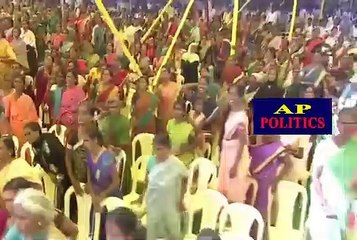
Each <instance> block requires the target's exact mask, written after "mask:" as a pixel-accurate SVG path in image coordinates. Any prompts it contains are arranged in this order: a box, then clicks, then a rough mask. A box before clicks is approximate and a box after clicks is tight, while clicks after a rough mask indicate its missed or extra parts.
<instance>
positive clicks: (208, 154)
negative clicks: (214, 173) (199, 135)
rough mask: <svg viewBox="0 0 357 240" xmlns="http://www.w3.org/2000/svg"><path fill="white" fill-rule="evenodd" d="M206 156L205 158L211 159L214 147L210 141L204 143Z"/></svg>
mask: <svg viewBox="0 0 357 240" xmlns="http://www.w3.org/2000/svg"><path fill="white" fill-rule="evenodd" d="M204 150H205V151H204V156H205V158H208V159H210V158H211V153H212V147H211V144H210V143H209V142H205V144H204Z"/></svg>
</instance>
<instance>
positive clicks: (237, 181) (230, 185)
mask: <svg viewBox="0 0 357 240" xmlns="http://www.w3.org/2000/svg"><path fill="white" fill-rule="evenodd" d="M242 96H243V93H240V92H239V90H238V87H236V86H233V87H231V88H230V89H229V93H228V99H229V106H230V110H229V112H228V116H227V119H226V121H225V124H224V133H223V140H222V152H221V161H220V166H219V172H218V190H219V191H220V192H221V193H223V194H224V195H225V196H226V197H227V198H228V200H229V201H231V202H245V200H246V193H247V190H248V186H249V184H250V183H251V181H249V165H250V158H249V153H248V147H247V143H248V116H247V114H246V112H245V105H244V103H243V101H242Z"/></svg>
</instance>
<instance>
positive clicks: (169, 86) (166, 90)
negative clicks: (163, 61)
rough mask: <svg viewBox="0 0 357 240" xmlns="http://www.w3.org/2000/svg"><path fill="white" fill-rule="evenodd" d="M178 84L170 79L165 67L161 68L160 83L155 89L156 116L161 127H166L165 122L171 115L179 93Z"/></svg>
mask: <svg viewBox="0 0 357 240" xmlns="http://www.w3.org/2000/svg"><path fill="white" fill-rule="evenodd" d="M179 91H180V89H179V86H178V85H177V83H176V82H173V81H171V73H170V71H169V69H167V68H166V67H164V68H162V72H161V78H160V84H159V87H158V91H157V96H158V97H159V105H158V118H159V119H160V124H161V127H162V129H165V128H166V125H167V122H168V121H169V120H170V119H171V118H172V117H173V110H174V109H173V108H174V103H175V101H176V98H177V96H178V94H179Z"/></svg>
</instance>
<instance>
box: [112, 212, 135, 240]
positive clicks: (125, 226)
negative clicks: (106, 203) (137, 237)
mask: <svg viewBox="0 0 357 240" xmlns="http://www.w3.org/2000/svg"><path fill="white" fill-rule="evenodd" d="M108 220H111V221H113V222H114V223H115V225H116V226H117V227H118V228H119V229H120V231H121V232H122V233H123V234H124V235H126V236H128V235H134V234H135V232H136V230H137V228H138V225H139V220H138V217H137V216H136V215H135V213H134V212H133V211H132V210H131V209H129V208H126V207H119V208H116V209H114V210H113V211H111V212H109V213H108V214H107V221H108Z"/></svg>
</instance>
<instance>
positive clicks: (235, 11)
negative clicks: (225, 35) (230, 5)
mask: <svg viewBox="0 0 357 240" xmlns="http://www.w3.org/2000/svg"><path fill="white" fill-rule="evenodd" d="M238 17H239V0H234V9H233V20H232V21H233V25H232V35H231V55H234V53H235V52H236V43H237V37H238V36H237V35H238V33H237V29H238Z"/></svg>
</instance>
